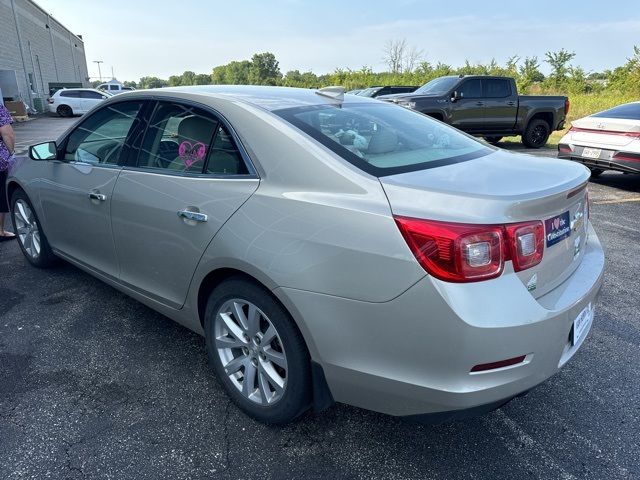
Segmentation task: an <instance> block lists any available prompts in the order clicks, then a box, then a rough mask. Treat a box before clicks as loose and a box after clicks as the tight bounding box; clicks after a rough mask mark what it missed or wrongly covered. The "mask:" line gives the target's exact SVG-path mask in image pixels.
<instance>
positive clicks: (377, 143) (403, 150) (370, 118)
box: [274, 102, 493, 177]
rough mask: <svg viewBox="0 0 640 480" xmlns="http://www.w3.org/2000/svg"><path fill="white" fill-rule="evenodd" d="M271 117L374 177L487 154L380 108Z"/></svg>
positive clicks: (405, 114)
mask: <svg viewBox="0 0 640 480" xmlns="http://www.w3.org/2000/svg"><path fill="white" fill-rule="evenodd" d="M274 113H276V114H277V115H279V116H280V117H282V118H283V119H285V120H286V121H288V122H289V123H291V124H292V125H294V126H296V127H298V128H299V129H300V130H302V131H304V132H305V133H307V134H308V135H310V136H311V137H313V138H314V139H315V140H317V141H318V142H320V143H321V144H323V145H324V146H326V147H328V148H329V149H331V150H332V151H334V152H335V153H337V154H338V155H340V156H341V157H342V158H344V159H345V160H347V161H349V162H350V163H352V164H354V165H355V166H356V167H358V168H360V169H361V170H364V171H365V172H367V173H370V174H372V175H375V176H377V177H383V176H386V175H394V174H397V173H403V172H409V171H414V170H423V169H425V168H433V167H439V166H443V165H449V164H452V163H458V162H463V161H467V160H471V159H474V158H478V157H481V156H484V155H487V154H489V153H491V152H492V151H493V150H492V149H491V148H489V147H487V146H485V144H483V143H480V142H479V141H477V140H475V139H474V138H472V137H470V136H468V135H466V134H464V133H462V132H459V131H458V130H455V129H454V128H452V127H449V126H447V125H444V124H442V123H440V122H438V121H436V120H433V119H432V118H430V117H427V116H426V115H422V114H420V113H417V112H414V111H412V110H408V109H406V108H403V107H399V106H397V105H392V104H387V103H382V102H380V103H377V102H376V103H373V102H372V103H368V102H367V103H366V104H352V105H349V104H342V105H320V106H305V107H295V108H288V109H284V110H278V111H275V112H274Z"/></svg>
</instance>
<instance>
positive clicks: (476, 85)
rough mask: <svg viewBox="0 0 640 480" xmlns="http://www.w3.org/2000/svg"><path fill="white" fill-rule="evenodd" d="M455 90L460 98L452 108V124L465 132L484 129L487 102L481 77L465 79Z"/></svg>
mask: <svg viewBox="0 0 640 480" xmlns="http://www.w3.org/2000/svg"><path fill="white" fill-rule="evenodd" d="M455 91H456V92H457V93H458V99H457V100H456V101H455V103H454V104H453V105H452V108H451V122H450V123H451V125H452V126H454V127H456V128H459V129H460V130H463V131H465V132H473V131H477V130H480V129H482V127H483V125H484V105H485V104H484V101H483V98H482V82H481V81H480V79H479V78H470V79H467V80H464V81H463V82H462V83H460V85H458V86H457V88H456V90H455ZM452 96H453V94H452Z"/></svg>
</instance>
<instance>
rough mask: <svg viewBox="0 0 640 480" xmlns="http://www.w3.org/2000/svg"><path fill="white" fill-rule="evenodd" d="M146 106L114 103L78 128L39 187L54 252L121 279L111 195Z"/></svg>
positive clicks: (52, 162)
mask: <svg viewBox="0 0 640 480" xmlns="http://www.w3.org/2000/svg"><path fill="white" fill-rule="evenodd" d="M142 105H143V102H142V101H127V102H120V103H112V104H110V105H107V106H105V107H104V108H102V109H100V110H97V111H96V112H94V113H93V114H91V115H90V116H89V117H88V118H86V119H84V120H83V121H82V122H81V123H80V124H79V125H78V126H76V127H75V128H74V129H73V130H72V131H71V133H70V134H69V135H68V136H67V138H66V139H65V140H63V141H62V142H61V144H60V152H59V157H58V158H60V160H55V161H50V162H48V163H47V165H46V166H44V167H43V168H45V169H46V171H45V173H44V175H43V180H42V181H41V182H40V202H41V205H42V211H43V212H44V216H45V222H46V232H47V237H49V241H50V242H51V245H52V246H53V248H54V249H55V250H57V251H60V252H62V253H63V254H65V255H67V256H69V257H71V258H72V259H74V260H76V261H79V262H81V263H83V264H85V265H87V266H89V267H91V268H93V269H95V270H98V271H100V272H103V273H105V274H107V275H110V276H113V277H117V275H118V268H117V258H116V254H115V248H114V243H113V235H112V231H111V220H110V208H111V194H112V193H113V187H114V185H115V183H116V179H117V178H118V175H119V173H120V170H121V169H122V163H123V161H124V159H125V158H126V157H127V155H128V154H129V153H130V150H131V148H130V140H129V138H130V134H132V132H134V131H135V130H136V128H137V126H138V124H139V118H138V114H139V113H140V110H141V108H142Z"/></svg>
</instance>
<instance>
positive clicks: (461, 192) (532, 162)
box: [380, 151, 589, 297]
mask: <svg viewBox="0 0 640 480" xmlns="http://www.w3.org/2000/svg"><path fill="white" fill-rule="evenodd" d="M588 178H589V173H588V171H587V169H586V168H585V167H583V166H582V165H579V164H577V163H575V162H570V161H564V160H558V159H549V158H538V157H532V156H528V155H518V154H512V153H509V152H505V151H496V152H495V153H493V154H490V155H487V156H485V157H481V158H477V159H475V160H471V161H468V162H462V163H457V164H453V165H448V166H444V167H437V168H431V169H425V170H419V171H415V172H408V173H403V174H398V175H392V176H387V177H381V178H380V182H381V183H382V186H383V188H384V190H385V192H386V194H387V198H388V199H389V203H390V206H391V210H392V212H393V213H394V215H401V216H408V217H414V218H424V219H430V220H440V221H448V222H459V223H471V224H505V223H515V222H524V221H530V220H541V221H542V222H543V223H545V237H546V238H545V252H544V256H543V260H542V262H541V263H540V264H539V265H537V266H535V267H533V268H531V269H528V270H525V271H522V272H519V273H518V276H519V277H520V279H521V280H522V282H523V283H524V284H525V285H527V286H528V288H529V289H530V291H532V294H533V295H534V296H536V297H537V296H539V295H543V294H544V293H546V292H548V291H549V290H551V289H552V288H554V287H555V286H557V285H558V284H560V283H561V282H562V281H564V279H566V277H567V276H569V275H570V274H571V272H573V270H575V268H577V266H578V264H579V263H580V260H581V258H582V255H581V253H582V249H583V247H584V242H585V237H586V222H584V217H583V215H584V211H585V206H586V203H585V202H586V183H587V181H588ZM549 235H551V237H549ZM510 268H511V265H508V266H507V271H509V269H510Z"/></svg>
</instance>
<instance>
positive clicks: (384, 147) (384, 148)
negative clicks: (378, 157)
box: [367, 125, 398, 153]
mask: <svg viewBox="0 0 640 480" xmlns="http://www.w3.org/2000/svg"><path fill="white" fill-rule="evenodd" d="M396 148H398V135H397V134H396V132H394V131H393V130H391V129H390V128H385V127H383V126H381V125H378V129H377V130H376V132H375V133H374V134H373V135H372V136H371V140H369V146H368V147H367V153H389V152H393V151H395V149H396Z"/></svg>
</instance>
